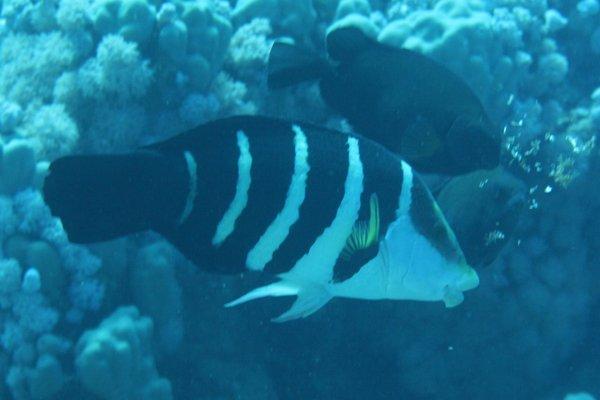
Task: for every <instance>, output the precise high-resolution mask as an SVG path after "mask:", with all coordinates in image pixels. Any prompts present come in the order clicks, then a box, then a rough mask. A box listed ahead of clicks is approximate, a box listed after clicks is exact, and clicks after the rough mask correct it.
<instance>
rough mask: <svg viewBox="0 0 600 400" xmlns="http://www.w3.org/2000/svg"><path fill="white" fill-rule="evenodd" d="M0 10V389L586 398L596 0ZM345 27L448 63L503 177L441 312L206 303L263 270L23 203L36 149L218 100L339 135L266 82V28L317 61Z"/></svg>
mask: <svg viewBox="0 0 600 400" xmlns="http://www.w3.org/2000/svg"><path fill="white" fill-rule="evenodd" d="M0 8H1V10H2V11H1V13H0V134H1V139H2V153H1V154H2V157H1V158H0V241H1V243H2V246H1V247H0V249H1V250H0V375H1V376H2V377H3V379H0V398H2V399H5V398H6V399H15V400H30V399H31V400H39V399H64V400H69V399H107V400H126V399H127V400H129V399H131V400H142V399H143V400H153V399H183V400H187V399H190V400H192V399H194V400H195V399H202V400H209V399H210V400H216V399H240V400H242V399H244V400H246V399H248V400H254V399H257V400H258V399H260V400H263V399H264V400H271V399H272V400H275V399H280V400H296V399H324V400H338V399H340V400H345V399H348V400H354V399H374V400H376V399H415V400H421V399H423V400H425V399H426V400H430V399H450V400H452V399H465V398H466V399H563V398H568V399H570V400H575V399H593V397H592V396H596V398H598V397H599V396H600V340H599V338H600V290H599V289H598V282H600V270H599V267H598V266H599V265H600V256H599V254H600V200H599V199H600V189H599V186H598V181H599V178H600V153H599V152H598V148H597V147H596V146H597V144H596V142H597V141H598V136H599V132H600V4H599V2H598V1H597V0H581V1H572V0H569V1H554V0H485V1H477V0H441V1H435V0H428V1H414V0H390V1H387V0H370V1H367V0H339V1H338V0H312V1H311V0H237V2H236V0H229V1H226V0H195V1H193V0H172V1H167V2H162V1H160V0H149V1H145V0H114V1H113V0H111V1H110V2H108V1H105V0H3V1H2V2H0ZM348 25H351V26H358V27H359V28H360V29H362V30H363V31H365V32H367V34H368V35H370V36H372V37H373V38H375V37H376V38H378V40H379V41H381V42H383V43H386V44H390V45H393V46H398V47H406V48H409V49H411V50H415V51H419V52H421V53H423V54H425V55H426V56H428V57H430V58H432V59H434V60H436V61H438V62H439V63H441V64H442V65H444V66H445V67H447V68H448V69H449V70H451V71H453V72H454V73H456V74H457V75H458V76H460V77H461V78H462V79H464V80H465V82H466V83H467V84H468V85H469V87H470V88H472V90H473V91H474V92H475V93H476V95H477V96H478V97H479V99H481V101H482V103H483V104H484V106H485V108H486V110H487V112H488V113H489V114H490V116H491V117H492V119H493V120H494V121H495V122H496V123H497V125H498V126H500V127H501V130H502V148H503V156H502V160H501V164H502V166H503V168H505V169H506V170H507V171H509V172H510V173H511V174H512V175H514V176H515V177H516V178H517V179H518V180H519V181H521V182H522V183H523V185H524V187H525V188H526V200H525V208H524V211H523V213H522V215H521V216H520V218H519V222H518V224H516V227H515V231H514V235H513V236H512V238H511V240H510V241H509V242H508V243H507V244H506V246H505V247H504V249H503V250H502V252H501V253H500V255H499V256H498V257H497V259H496V260H495V261H494V262H493V263H492V264H491V265H490V266H487V267H485V268H480V269H478V274H479V278H480V282H481V283H480V286H479V287H478V288H477V289H475V290H472V291H469V292H467V293H465V301H464V302H463V303H462V304H461V305H459V306H458V307H456V308H451V309H446V308H445V307H444V306H443V304H442V303H441V302H432V303H429V302H413V301H363V300H350V299H333V300H332V301H331V302H330V303H328V304H327V305H326V306H325V307H324V308H323V309H321V310H319V311H318V312H317V313H315V314H314V315H311V316H310V317H308V318H305V319H300V320H297V321H291V322H287V323H284V324H275V323H272V322H270V319H271V318H272V317H273V316H274V315H279V314H280V313H281V312H283V311H285V310H286V309H287V308H288V307H289V306H290V304H291V300H290V299H280V298H277V299H274V298H269V299H266V300H261V301H259V302H253V303H251V304H245V305H242V306H240V307H236V308H232V309H226V308H224V307H223V304H225V303H227V302H229V301H231V300H233V299H235V298H237V297H239V296H240V295H242V294H243V293H246V292H247V291H249V290H251V289H253V288H255V287H257V286H259V285H262V284H265V282H268V281H269V278H268V277H265V276H260V275H259V274H252V273H246V274H243V275H241V276H240V275H235V276H220V275H214V274H209V273H207V272H204V271H202V270H201V269H200V268H198V267H197V266H195V265H193V264H191V263H190V262H188V261H187V260H186V259H185V258H184V257H183V256H182V255H181V254H180V253H179V252H177V251H176V250H175V249H174V248H173V247H172V246H171V245H169V244H168V243H166V242H165V241H164V239H163V238H161V237H160V236H158V235H156V234H153V233H140V234H136V235H131V236H128V237H126V238H121V239H118V240H114V241H110V242H106V243H99V244H93V245H89V246H81V245H76V244H72V243H69V242H68V240H67V238H66V235H65V232H64V230H63V229H62V226H61V225H60V222H59V221H58V220H56V219H53V218H52V217H51V216H50V214H49V211H48V209H47V208H46V206H45V205H44V202H43V198H42V197H41V187H42V182H43V177H44V174H45V171H46V169H47V166H48V162H51V161H53V160H55V159H56V158H58V157H61V156H65V155H69V154H81V153H85V154H90V153H118V152H125V151H128V150H132V149H135V148H136V147H138V146H140V145H144V144H148V143H152V142H154V141H157V140H159V139H164V138H167V137H170V136H172V135H174V134H177V133H180V132H183V131H184V130H186V129H189V128H192V127H194V126H196V125H199V124H201V123H204V122H207V121H209V120H212V119H216V118H221V117H225V116H230V115H236V114H261V115H270V116H274V117H279V118H286V119H298V120H302V121H308V122H312V123H315V124H317V125H322V126H328V127H331V128H334V129H340V130H344V131H348V130H351V129H352V127H351V126H350V125H349V124H348V123H347V122H346V121H344V120H343V118H342V116H340V115H338V114H336V113H335V112H334V111H332V110H331V109H329V108H328V107H327V106H326V105H325V103H324V101H323V99H322V98H321V97H320V95H319V88H318V85H317V84H316V83H314V82H313V83H307V84H303V85H299V86H297V87H294V88H290V89H286V90H283V91H277V92H271V91H269V90H268V89H267V87H266V82H265V76H266V75H265V74H266V70H267V57H268V52H269V49H270V46H271V44H272V42H273V41H274V40H278V39H282V38H284V39H285V40H293V41H295V43H297V44H299V45H302V46H303V47H305V48H309V49H311V51H314V52H315V53H317V54H320V55H325V51H326V49H325V45H324V38H325V34H326V32H327V31H328V30H332V29H335V28H336V27H337V28H339V27H342V26H348ZM433 100H434V99H432V101H433ZM358 133H360V132H358ZM210 173H219V172H218V171H210ZM427 178H428V180H427V181H428V182H431V185H432V188H435V187H437V186H435V185H438V184H439V182H444V179H438V177H427ZM494 206H497V204H495V203H494V204H490V207H494ZM123 307H130V308H123ZM131 307H133V308H131ZM583 392H586V393H587V396H589V397H585V396H584V394H583ZM568 394H579V396H580V397H566V396H567V395H568Z"/></svg>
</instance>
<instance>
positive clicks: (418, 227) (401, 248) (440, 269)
mask: <svg viewBox="0 0 600 400" xmlns="http://www.w3.org/2000/svg"><path fill="white" fill-rule="evenodd" d="M411 192H412V196H411V203H410V206H409V209H408V211H407V212H406V213H399V214H398V216H397V218H396V220H395V221H394V222H393V223H391V224H390V226H389V227H388V229H387V232H386V234H385V237H384V239H383V240H382V243H381V247H380V251H381V252H382V253H383V260H384V263H383V264H384V270H385V271H386V275H385V277H386V279H387V282H386V283H387V287H386V297H387V298H389V299H398V300H401V299H402V300H421V301H439V300H441V301H443V302H444V303H445V304H446V306H447V307H453V306H456V305H458V304H460V303H461V302H462V300H463V294H462V293H463V292H465V291H467V290H471V289H474V288H476V287H477V286H478V285H479V278H478V276H477V273H476V272H475V270H474V269H473V268H471V267H470V266H469V265H468V264H467V262H466V260H465V257H464V255H463V252H462V250H461V248H460V246H459V244H458V241H457V240H456V237H455V235H454V233H453V231H452V230H451V229H450V227H449V225H448V223H447V222H446V220H445V218H444V216H443V214H442V212H441V211H440V209H439V207H438V205H437V203H436V202H435V200H434V199H433V197H432V196H431V194H430V193H429V191H428V190H427V188H426V187H425V186H424V184H423V183H422V182H421V180H420V179H415V180H414V183H413V187H412V189H411Z"/></svg>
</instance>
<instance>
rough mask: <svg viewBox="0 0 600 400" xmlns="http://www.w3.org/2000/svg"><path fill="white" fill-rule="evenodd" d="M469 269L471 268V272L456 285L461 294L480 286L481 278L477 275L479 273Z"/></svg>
mask: <svg viewBox="0 0 600 400" xmlns="http://www.w3.org/2000/svg"><path fill="white" fill-rule="evenodd" d="M467 268H469V271H468V272H466V273H465V274H464V275H463V276H462V277H461V278H460V279H459V280H458V282H457V283H456V287H457V288H458V290H460V291H461V292H466V291H467V290H472V289H475V288H476V287H477V286H479V276H478V275H477V272H475V270H474V269H473V268H471V267H469V266H467Z"/></svg>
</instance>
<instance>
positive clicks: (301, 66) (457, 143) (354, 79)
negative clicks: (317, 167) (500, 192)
mask: <svg viewBox="0 0 600 400" xmlns="http://www.w3.org/2000/svg"><path fill="white" fill-rule="evenodd" d="M327 51H328V55H329V60H325V59H322V58H319V57H318V56H316V55H314V54H312V53H310V52H307V51H305V50H303V49H300V48H298V47H297V46H295V45H293V44H290V43H285V42H276V43H275V44H274V45H273V47H272V49H271V54H270V58H269V66H268V68H269V71H268V85H269V87H270V88H273V89H276V88H282V87H286V86H291V85H294V84H298V83H300V82H303V81H308V80H318V81H319V86H320V91H321V96H322V97H323V99H324V100H325V102H326V104H327V105H328V106H330V107H331V108H333V109H334V110H336V111H337V112H338V113H340V115H341V116H343V117H344V118H346V119H347V120H348V121H349V122H350V123H351V124H352V126H353V127H354V130H355V131H356V132H359V133H360V134H361V135H364V136H366V137H368V138H369V139H372V140H374V141H376V142H378V143H380V144H382V145H384V146H385V147H387V148H388V149H389V150H391V151H392V152H394V153H397V154H400V155H401V156H402V158H403V159H405V160H406V161H407V162H408V163H409V164H410V165H412V166H413V167H414V168H415V169H416V170H418V171H419V172H424V173H438V174H445V175H458V174H463V173H466V172H470V171H474V170H477V169H491V168H494V167H496V166H497V165H498V162H499V157H500V132H499V131H498V129H497V127H496V126H495V125H494V124H493V123H492V121H491V120H490V118H489V117H488V115H487V114H486V112H485V110H484V108H483V105H482V104H481V102H480V100H479V99H478V98H477V96H476V95H475V93H474V92H473V91H472V90H471V89H470V88H469V86H468V85H467V84H466V83H465V82H464V81H463V80H462V79H461V78H459V77H458V76H457V75H456V74H454V73H453V72H451V71H450V70H448V69H446V68H445V67H443V66H442V65H440V64H438V63H437V62H435V61H433V60H431V59H430V58H428V57H426V56H424V55H422V54H419V53H417V52H414V51H410V50H407V49H398V48H395V47H391V46H388V45H385V44H381V43H378V42H376V41H375V40H373V39H371V38H369V37H367V36H366V35H365V34H364V33H363V32H362V31H361V30H360V29H358V28H353V27H344V28H339V29H336V30H334V31H332V32H330V33H329V34H328V35H327Z"/></svg>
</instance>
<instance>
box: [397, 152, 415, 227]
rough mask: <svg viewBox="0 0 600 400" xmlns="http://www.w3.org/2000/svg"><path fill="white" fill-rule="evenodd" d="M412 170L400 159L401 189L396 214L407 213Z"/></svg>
mask: <svg viewBox="0 0 600 400" xmlns="http://www.w3.org/2000/svg"><path fill="white" fill-rule="evenodd" d="M412 186H413V172H412V168H411V167H410V165H408V164H407V163H406V162H404V161H402V190H401V191H400V201H399V204H398V210H396V216H400V215H405V214H408V211H409V210H410V203H411V202H412V193H411V192H412Z"/></svg>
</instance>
